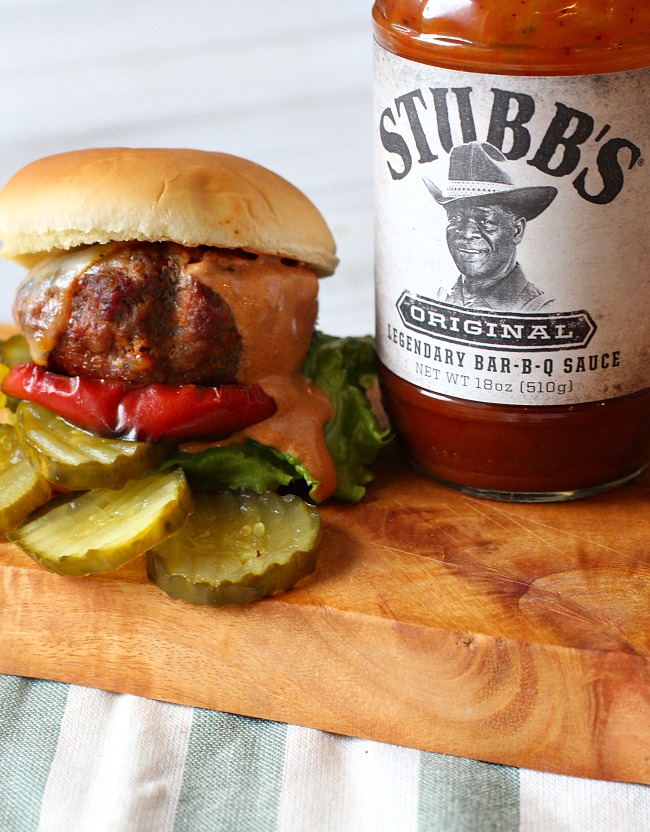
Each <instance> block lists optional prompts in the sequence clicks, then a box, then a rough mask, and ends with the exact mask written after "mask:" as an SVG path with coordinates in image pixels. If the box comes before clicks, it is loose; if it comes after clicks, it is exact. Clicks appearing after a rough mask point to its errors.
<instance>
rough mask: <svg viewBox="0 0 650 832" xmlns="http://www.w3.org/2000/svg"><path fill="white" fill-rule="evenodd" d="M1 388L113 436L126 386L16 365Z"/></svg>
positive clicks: (96, 430)
mask: <svg viewBox="0 0 650 832" xmlns="http://www.w3.org/2000/svg"><path fill="white" fill-rule="evenodd" d="M2 391H3V393H6V394H7V395H8V396H14V397H15V398H17V399H27V400H28V401H30V402H36V403H37V404H42V405H43V407H47V408H49V409H50V410H53V411H54V412H55V413H58V415H59V416H62V417H63V418H64V419H66V420H67V421H68V422H72V423H73V424H75V425H79V427H82V428H85V429H87V430H90V431H92V432H93V433H99V434H100V435H102V436H112V435H114V430H115V423H116V420H115V416H116V414H117V408H118V406H119V403H120V401H121V400H122V398H123V396H124V393H125V392H126V385H125V384H123V383H122V382H121V381H101V380H99V379H90V378H79V377H76V376H75V377H70V376H62V375H59V374H58V373H50V372H48V371H47V370H46V369H45V368H44V367H41V366H39V365H38V364H16V366H15V367H12V368H11V369H10V370H9V372H8V374H7V375H6V376H5V378H4V381H3V382H2Z"/></svg>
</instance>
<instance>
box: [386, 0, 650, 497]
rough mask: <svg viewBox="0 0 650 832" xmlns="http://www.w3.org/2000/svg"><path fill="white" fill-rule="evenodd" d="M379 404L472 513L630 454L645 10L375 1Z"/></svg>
mask: <svg viewBox="0 0 650 832" xmlns="http://www.w3.org/2000/svg"><path fill="white" fill-rule="evenodd" d="M373 22H374V37H375V44H374V48H375V82H374V99H375V106H374V125H373V130H374V136H375V254H376V258H375V259H376V303H377V328H376V340H377V354H378V358H379V363H380V367H379V369H380V381H381V386H382V395H383V399H384V405H385V407H386V410H387V412H388V414H389V416H390V417H391V420H392V423H393V425H394V427H395V429H396V430H397V432H398V434H399V435H400V437H401V439H402V441H403V444H404V445H405V448H406V451H407V453H408V455H409V457H410V459H411V461H412V462H413V463H414V464H415V465H416V466H418V467H420V468H421V469H424V470H425V471H427V472H428V473H429V474H431V475H432V476H433V477H434V478H436V479H438V480H439V481H441V482H443V483H446V484H448V485H451V486H452V487H455V488H457V489H460V490H461V491H464V492H466V493H469V494H472V495H475V496H483V497H487V498H492V499H501V500H513V501H522V502H550V501H559V500H567V499H573V498H577V497H583V496H588V495H592V494H597V493H599V492H601V491H604V490H607V489H609V488H613V487H614V486H617V485H620V484H622V483H624V482H626V481H628V480H630V479H632V478H633V477H635V476H636V475H637V474H638V473H639V472H640V471H641V470H642V469H643V468H644V466H645V465H646V464H647V463H648V461H649V459H650V430H649V425H650V390H649V387H650V380H649V370H650V349H649V341H650V339H649V337H648V336H649V334H650V326H649V323H648V321H649V315H650V165H647V166H646V165H645V161H646V160H649V161H650V70H649V69H648V67H650V4H649V3H646V2H645V1H644V0H633V2H628V1H627V0H573V2H571V3H568V2H565V0H428V2H426V0H376V2H375V5H374V9H373Z"/></svg>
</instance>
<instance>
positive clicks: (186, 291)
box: [0, 148, 386, 502]
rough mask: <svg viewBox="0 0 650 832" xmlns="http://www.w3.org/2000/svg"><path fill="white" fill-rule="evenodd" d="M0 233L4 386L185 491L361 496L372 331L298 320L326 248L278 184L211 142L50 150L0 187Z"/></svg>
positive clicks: (329, 258) (317, 225) (291, 190)
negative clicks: (11, 282) (140, 459)
mask: <svg viewBox="0 0 650 832" xmlns="http://www.w3.org/2000/svg"><path fill="white" fill-rule="evenodd" d="M0 238H1V239H2V242H3V248H2V252H1V254H2V256H3V257H4V258H7V259H9V260H11V261H13V262H15V263H18V264H21V265H23V266H25V267H26V268H27V269H28V273H27V275H26V277H25V279H24V280H23V282H22V284H21V285H20V287H19V289H18V292H17V296H16V300H15V305H14V317H15V321H16V324H17V326H18V328H19V330H20V333H21V336H22V338H23V339H24V342H25V345H26V349H27V351H28V355H27V356H26V358H27V360H21V361H20V362H18V363H16V362H7V363H13V366H11V368H10V369H9V371H8V374H7V375H6V377H5V379H4V382H3V390H4V392H5V393H6V394H7V395H9V396H10V397H12V398H13V399H14V400H19V401H27V402H32V403H35V404H36V405H38V406H39V407H44V408H46V409H47V411H48V412H49V413H52V414H55V415H56V416H57V417H58V418H61V419H63V420H65V421H66V422H67V423H71V424H73V425H74V426H76V427H77V428H79V429H82V430H84V431H87V432H89V433H90V434H92V435H96V436H99V437H103V438H105V439H114V440H120V441H127V442H135V443H145V444H147V445H150V446H154V445H155V446H157V447H161V448H164V453H163V454H162V455H161V456H157V457H156V460H157V463H160V467H161V468H167V469H171V468H173V467H176V468H179V467H180V468H181V469H182V470H183V471H184V473H185V475H186V476H187V479H188V480H189V482H190V485H191V486H192V487H193V488H194V489H197V490H199V491H210V490H213V489H215V488H224V487H225V488H230V489H236V488H240V487H244V488H249V489H252V490H254V491H257V492H260V491H263V490H271V491H274V490H291V489H293V490H300V489H302V490H303V491H304V492H305V493H306V494H308V495H309V498H310V499H311V500H312V501H314V502H320V501H322V500H324V499H326V498H328V497H330V496H332V495H336V496H338V497H342V498H343V499H350V500H357V499H359V498H360V497H361V496H362V495H363V492H364V486H365V483H366V482H367V481H368V479H369V478H370V473H369V471H368V468H367V466H368V465H369V464H370V463H371V462H372V460H373V459H374V456H375V455H376V453H377V450H378V449H379V447H380V446H381V445H382V444H383V443H384V442H385V441H386V431H384V430H382V429H381V428H380V427H379V424H378V422H377V419H376V417H375V416H374V414H373V413H372V410H371V407H370V404H369V401H368V398H367V396H366V393H367V391H368V388H369V387H370V386H371V384H372V375H373V372H374V370H373V350H372V341H371V339H369V338H365V339H354V338H348V339H339V338H334V337H330V336H326V335H323V334H322V333H319V332H316V331H315V324H316V318H317V312H318V284H319V280H320V278H322V277H325V276H328V275H331V274H332V273H333V272H334V270H335V268H336V266H337V257H336V247H335V242H334V239H333V237H332V234H331V232H330V230H329V228H328V226H327V224H326V222H325V221H324V219H323V217H322V216H321V214H320V213H319V211H318V210H317V209H316V208H315V206H314V205H313V204H312V202H311V201H310V200H309V199H308V198H307V197H306V196H305V195H304V194H303V193H302V192H301V191H299V190H298V189H297V188H295V187H294V186H293V185H291V184H290V183H288V182H287V181H286V180H284V179H283V178H281V177H280V176H278V175H276V174H274V173H272V172H271V171H269V170H267V169H265V168H263V167H261V166H259V165H257V164H254V163H253V162H250V161H247V160H245V159H241V158H239V157H236V156H232V155H228V154H224V153H213V152H206V151H199V150H188V149H133V148H103V149H88V150H80V151H74V152H68V153H63V154H59V155H56V156H50V157H48V158H45V159H40V160H38V161H36V162H33V163H32V164H30V165H28V166H27V167H25V168H23V169H22V170H20V171H19V172H18V173H16V174H15V175H14V177H13V178H12V179H10V180H9V182H8V183H7V184H6V185H5V187H4V189H3V190H2V191H1V192H0Z"/></svg>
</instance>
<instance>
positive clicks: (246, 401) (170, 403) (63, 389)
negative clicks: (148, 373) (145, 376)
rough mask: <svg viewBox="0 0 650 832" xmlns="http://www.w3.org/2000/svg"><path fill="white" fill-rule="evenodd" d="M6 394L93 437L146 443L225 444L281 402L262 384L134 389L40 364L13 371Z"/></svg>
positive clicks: (191, 385) (260, 419) (8, 377)
mask: <svg viewBox="0 0 650 832" xmlns="http://www.w3.org/2000/svg"><path fill="white" fill-rule="evenodd" d="M2 389H3V391H4V392H5V393H6V394H7V395H9V396H14V397H15V398H19V399H27V400H29V401H32V402H36V403H37V404H42V405H43V406H44V407H47V408H49V409H50V410H52V411H54V412H55V413H58V414H59V416H62V417H63V418H64V419H67V420H68V421H69V422H72V423H73V424H75V425H78V426H79V427H81V428H85V429H86V430H90V431H92V432H93V433H98V434H100V435H102V436H122V437H127V438H129V439H137V440H140V441H145V442H170V443H172V444H173V443H179V442H186V441H190V440H197V439H206V440H208V439H221V438H224V437H226V436H229V435H230V434H231V433H234V432H235V431H237V430H242V429H243V428H245V427H248V426H249V425H254V424H256V423H257V422H261V421H263V420H264V419H268V418H269V416H272V415H273V414H274V413H275V411H276V404H275V400H274V399H273V398H272V397H271V396H269V395H268V394H267V393H265V392H264V390H263V389H262V388H261V387H260V386H259V384H252V385H248V386H246V385H239V384H224V385H221V386H220V387H199V386H197V385H194V384H186V385H181V386H178V387H177V386H174V385H170V384H150V385H146V386H144V387H132V386H130V385H128V384H125V383H123V382H121V381H101V380H97V379H86V378H79V377H74V378H70V377H68V376H62V375H59V374H58V373H50V372H48V371H47V370H45V369H44V368H43V367H39V366H38V365H36V364H18V365H16V366H15V367H12V369H11V370H10V371H9V373H8V375H7V376H6V377H5V379H4V381H3V383H2Z"/></svg>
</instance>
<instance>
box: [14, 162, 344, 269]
mask: <svg viewBox="0 0 650 832" xmlns="http://www.w3.org/2000/svg"><path fill="white" fill-rule="evenodd" d="M0 238H1V239H2V240H3V249H2V252H1V255H2V256H3V257H4V258H6V259H8V260H12V261H13V262H16V263H19V264H20V265H23V266H26V267H27V268H31V267H32V266H33V265H34V264H35V263H36V262H38V261H39V260H40V259H42V258H43V257H45V256H47V255H50V254H54V253H57V252H63V251H68V250H70V249H73V248H77V247H78V246H85V245H92V244H95V243H109V242H113V241H122V240H139V241H148V242H163V241H169V242H174V243H179V244H181V245H183V246H189V247H193V246H199V245H207V246H213V247H217V248H227V249H244V250H246V251H250V252H255V253H263V254H272V255H275V256H277V257H287V258H290V259H292V260H298V261H300V262H301V263H305V264H306V265H308V266H310V267H311V268H312V269H313V270H314V271H315V272H316V274H318V275H319V276H325V275H329V274H332V272H333V271H334V269H335V268H336V265H337V262H338V260H337V257H336V245H335V242H334V238H333V237H332V234H331V232H330V230H329V228H328V227H327V224H326V223H325V220H324V219H323V217H322V215H321V214H320V212H319V211H318V209H317V208H316V207H315V206H314V205H313V203H312V202H311V201H310V200H309V199H308V198H307V197H306V196H305V195H304V194H303V193H302V192H301V191H299V190H298V189H297V188H295V187H294V186H293V185H291V184H290V183H289V182H287V181H286V180H285V179H283V178H282V177H280V176H278V175H277V174H275V173H272V172H271V171H269V170H267V169H266V168H264V167H261V166H260V165H257V164H255V163H253V162H249V161H247V160H245V159H241V158H239V157H237V156H232V155H229V154H226V153H212V152H208V151H201V150H184V149H154V148H97V149H89V150H78V151H72V152H69V153H62V154H59V155H56V156H49V157H46V158H44V159H39V160H38V161H36V162H33V163H32V164H30V165H27V167H24V168H23V169H22V170H20V171H18V173H16V174H15V176H14V177H13V178H12V179H10V180H9V182H8V183H7V184H6V185H5V187H4V189H3V190H2V191H1V192H0Z"/></svg>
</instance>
